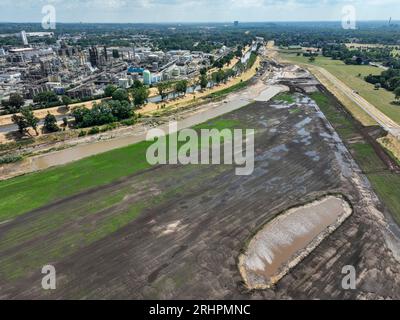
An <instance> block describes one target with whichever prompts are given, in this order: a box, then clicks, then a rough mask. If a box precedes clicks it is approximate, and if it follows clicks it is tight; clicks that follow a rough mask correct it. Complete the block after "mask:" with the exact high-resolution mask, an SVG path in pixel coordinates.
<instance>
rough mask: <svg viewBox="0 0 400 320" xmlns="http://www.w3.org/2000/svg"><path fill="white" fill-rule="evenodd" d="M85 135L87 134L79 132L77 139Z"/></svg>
mask: <svg viewBox="0 0 400 320" xmlns="http://www.w3.org/2000/svg"><path fill="white" fill-rule="evenodd" d="M86 135H87V132H86V131H83V130H82V131H81V132H79V135H78V137H79V138H80V137H86Z"/></svg>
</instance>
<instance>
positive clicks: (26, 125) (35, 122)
mask: <svg viewBox="0 0 400 320" xmlns="http://www.w3.org/2000/svg"><path fill="white" fill-rule="evenodd" d="M20 111H21V113H20V114H14V115H13V116H12V118H11V119H12V121H13V123H15V124H16V125H17V126H18V132H19V133H20V134H21V135H25V134H29V129H30V128H32V129H33V130H34V131H35V133H36V135H38V134H39V132H38V127H39V123H40V119H39V118H38V117H36V116H35V114H34V113H33V110H32V108H30V107H24V108H22V109H21V110H20ZM64 126H67V120H66V119H64ZM60 130H61V129H60V127H59V126H58V124H57V118H56V117H55V116H54V115H52V114H50V113H48V114H47V115H46V117H45V118H44V123H43V132H47V133H50V132H58V131H60Z"/></svg>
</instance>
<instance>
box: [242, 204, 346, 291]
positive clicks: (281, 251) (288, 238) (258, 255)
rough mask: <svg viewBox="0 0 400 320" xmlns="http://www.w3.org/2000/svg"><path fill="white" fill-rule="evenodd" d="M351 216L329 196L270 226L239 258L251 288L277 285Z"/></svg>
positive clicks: (343, 206)
mask: <svg viewBox="0 0 400 320" xmlns="http://www.w3.org/2000/svg"><path fill="white" fill-rule="evenodd" d="M351 213H352V209H351V207H350V205H349V204H348V203H347V201H345V200H344V199H343V198H341V197H334V196H328V197H325V198H323V199H322V200H318V201H315V202H313V203H310V204H308V205H306V206H303V207H298V208H294V209H291V210H289V211H287V212H286V213H285V214H283V215H281V216H279V217H278V218H276V219H274V220H273V221H272V222H270V223H268V224H267V225H266V226H265V227H264V228H263V229H262V230H261V231H259V232H258V233H257V235H256V236H255V237H254V238H253V239H252V240H251V242H250V244H249V246H248V248H247V250H246V253H245V254H243V255H242V256H241V257H240V259H239V261H240V262H239V268H240V271H241V274H242V276H243V278H244V280H245V282H246V284H247V286H248V287H249V288H250V289H266V288H269V287H271V286H272V285H274V284H276V283H277V282H278V281H279V280H280V279H281V278H282V277H283V276H284V275H285V274H286V273H287V272H288V271H289V270H290V269H291V268H293V267H294V266H295V265H297V264H298V263H299V262H300V261H301V260H302V259H303V258H304V257H305V256H307V255H308V254H309V253H310V252H311V251H312V250H314V249H315V248H316V247H317V245H318V244H319V243H320V242H321V241H322V240H323V238H324V234H325V236H327V235H328V234H329V233H326V232H327V231H330V232H333V231H334V230H335V229H336V228H337V227H338V226H339V225H340V224H341V223H342V222H343V221H344V220H345V219H346V218H347V217H348V216H350V215H351Z"/></svg>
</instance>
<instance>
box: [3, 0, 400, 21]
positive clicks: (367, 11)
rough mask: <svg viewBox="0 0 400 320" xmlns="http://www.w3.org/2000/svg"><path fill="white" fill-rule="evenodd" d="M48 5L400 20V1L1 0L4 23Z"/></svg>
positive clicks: (147, 13)
mask: <svg viewBox="0 0 400 320" xmlns="http://www.w3.org/2000/svg"><path fill="white" fill-rule="evenodd" d="M46 5H52V6H54V8H55V13H56V22H105V23H142V22H149V23H161V22H229V21H234V20H239V21H246V22H255V21H260V22H265V21H325V20H329V21H340V20H342V16H343V12H342V10H343V7H344V6H346V5H352V6H354V8H355V13H356V17H357V20H388V19H389V18H390V17H393V19H394V20H399V18H400V0H0V21H1V22H41V21H42V19H43V17H44V15H45V14H43V13H42V9H43V7H44V6H46Z"/></svg>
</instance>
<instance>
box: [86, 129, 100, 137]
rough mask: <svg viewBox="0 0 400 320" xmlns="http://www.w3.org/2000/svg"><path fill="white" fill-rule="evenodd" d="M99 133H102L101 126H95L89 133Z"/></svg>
mask: <svg viewBox="0 0 400 320" xmlns="http://www.w3.org/2000/svg"><path fill="white" fill-rule="evenodd" d="M98 133H100V129H99V127H93V128H91V129H90V130H89V131H88V134H89V135H94V134H98Z"/></svg>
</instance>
